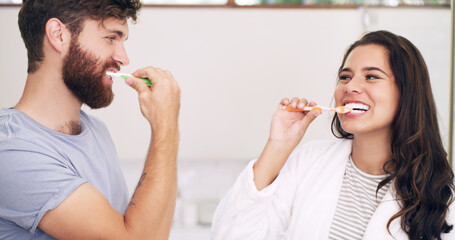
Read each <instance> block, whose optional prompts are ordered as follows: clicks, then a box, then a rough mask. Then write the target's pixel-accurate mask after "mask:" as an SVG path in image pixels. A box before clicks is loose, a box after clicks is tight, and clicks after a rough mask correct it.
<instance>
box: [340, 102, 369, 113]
mask: <svg viewBox="0 0 455 240" xmlns="http://www.w3.org/2000/svg"><path fill="white" fill-rule="evenodd" d="M344 106H346V107H348V108H350V109H351V113H363V112H366V111H368V110H369V109H370V106H368V105H365V104H361V103H348V104H346V105H344Z"/></svg>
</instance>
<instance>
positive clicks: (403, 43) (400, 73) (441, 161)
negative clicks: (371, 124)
mask: <svg viewBox="0 0 455 240" xmlns="http://www.w3.org/2000/svg"><path fill="white" fill-rule="evenodd" d="M369 44H376V45H380V46H383V47H385V48H386V49H387V51H388V57H389V65H390V66H391V68H392V71H393V75H394V76H395V82H396V84H397V86H398V89H399V92H400V101H399V103H398V108H397V112H396V116H395V118H394V119H393V122H392V129H393V133H392V139H391V149H392V159H390V160H389V161H387V162H386V163H385V164H384V166H383V169H384V171H386V172H387V173H388V174H389V176H388V177H387V178H386V179H384V180H383V181H382V182H380V183H379V185H378V190H379V189H380V188H381V187H382V186H384V185H385V184H387V183H388V182H390V181H392V182H393V186H394V189H395V190H396V194H397V198H398V199H399V203H400V206H401V210H400V211H399V212H397V213H396V214H395V215H393V216H392V217H391V218H390V219H389V221H388V223H387V228H389V227H390V223H391V222H392V221H393V220H395V219H401V228H402V229H403V230H404V231H405V232H406V233H407V234H408V236H409V239H428V240H432V239H441V233H448V232H450V231H451V230H452V228H453V225H450V226H449V225H448V223H447V221H446V217H447V213H448V207H449V205H450V204H451V203H452V201H453V197H452V191H453V190H454V185H453V177H454V175H453V172H452V169H451V167H450V165H449V163H448V161H447V153H446V152H445V150H444V147H443V144H442V141H441V136H440V133H439V127H438V119H437V113H436V105H435V103H434V99H433V94H432V91H431V86H430V77H429V74H428V70H427V66H426V64H425V61H424V60H423V57H422V56H421V54H420V52H419V50H417V48H416V47H415V46H414V45H413V44H412V43H411V42H410V41H409V40H407V39H405V38H403V37H401V36H397V35H395V34H393V33H390V32H387V31H376V32H371V33H368V34H366V35H364V36H363V37H362V38H361V39H360V40H359V41H357V42H355V43H354V44H352V45H351V46H350V47H349V49H348V50H347V52H346V54H345V56H344V58H343V62H342V64H341V67H340V69H339V71H341V69H342V68H343V66H344V64H345V61H346V58H347V57H348V55H349V54H350V53H351V51H352V50H353V49H354V48H356V47H358V46H364V45H369ZM332 133H333V134H334V135H335V136H336V137H338V138H347V139H353V138H355V136H354V135H353V134H351V133H348V132H345V131H344V130H343V129H342V127H341V124H340V121H339V119H338V117H337V116H336V115H335V116H334V117H333V120H332Z"/></svg>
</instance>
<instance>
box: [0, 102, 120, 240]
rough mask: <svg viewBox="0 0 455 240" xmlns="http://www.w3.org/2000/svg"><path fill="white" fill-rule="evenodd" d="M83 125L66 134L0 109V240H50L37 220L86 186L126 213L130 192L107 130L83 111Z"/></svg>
mask: <svg viewBox="0 0 455 240" xmlns="http://www.w3.org/2000/svg"><path fill="white" fill-rule="evenodd" d="M81 127H82V132H81V134H79V135H74V136H73V135H66V134H62V133H59V132H56V131H54V130H51V129H49V128H46V127H44V126H43V125H41V124H39V123H38V122H36V121H34V120H33V119H32V118H30V117H29V116H27V115H26V114H24V113H23V112H21V111H18V110H15V109H6V108H4V109H1V110H0V239H2V240H9V239H21V240H22V239H53V238H52V237H51V236H49V235H47V234H46V233H44V232H43V231H41V230H40V229H37V226H38V223H39V221H40V220H41V218H42V217H43V215H44V214H45V213H46V212H47V211H48V210H51V209H54V208H55V207H57V206H58V205H59V204H60V203H62V202H63V201H64V200H65V199H66V198H67V197H68V196H69V195H71V193H73V191H74V190H76V189H77V188H78V187H79V186H80V185H81V184H83V183H86V182H88V183H89V184H91V185H93V186H94V187H95V188H97V189H98V190H99V191H100V192H101V193H102V194H103V195H104V196H105V197H106V198H107V199H108V200H109V202H110V203H111V205H112V206H113V207H114V208H115V209H117V210H118V211H119V212H121V213H122V214H123V213H124V212H125V209H126V207H127V205H128V189H127V186H126V183H125V179H124V177H123V174H122V171H121V169H120V164H119V160H118V155H117V151H116V149H115V146H114V144H113V142H112V139H111V137H110V135H109V132H108V130H107V128H106V126H105V125H104V124H103V123H102V122H101V121H100V120H99V119H97V118H95V117H93V116H89V115H87V114H86V113H85V112H84V111H81ZM68 217H70V216H68Z"/></svg>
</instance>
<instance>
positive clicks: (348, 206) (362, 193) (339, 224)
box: [329, 158, 390, 240]
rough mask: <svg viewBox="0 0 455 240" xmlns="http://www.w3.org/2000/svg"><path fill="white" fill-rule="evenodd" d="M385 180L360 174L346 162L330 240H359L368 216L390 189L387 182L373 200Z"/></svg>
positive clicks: (353, 166) (350, 163)
mask: <svg viewBox="0 0 455 240" xmlns="http://www.w3.org/2000/svg"><path fill="white" fill-rule="evenodd" d="M386 177H387V175H371V174H367V173H364V172H362V171H361V170H360V169H358V168H357V167H356V166H355V164H354V163H353V162H352V158H349V161H348V163H347V165H346V171H345V174H344V177H343V183H342V186H341V193H340V198H339V199H338V204H337V208H336V211H335V216H334V217H333V220H332V225H331V227H330V232H329V239H337V240H339V239H349V240H354V239H362V237H363V234H364V233H365V229H366V227H367V225H368V222H369V221H370V218H371V216H372V215H373V213H374V211H375V210H376V208H377V207H378V205H379V203H380V202H381V200H382V198H383V197H384V195H385V193H386V192H387V190H388V188H389V186H390V182H389V183H387V184H386V185H385V186H383V187H382V188H381V189H379V191H378V194H377V198H376V188H377V187H378V184H379V182H381V181H382V180H384V179H385V178H386Z"/></svg>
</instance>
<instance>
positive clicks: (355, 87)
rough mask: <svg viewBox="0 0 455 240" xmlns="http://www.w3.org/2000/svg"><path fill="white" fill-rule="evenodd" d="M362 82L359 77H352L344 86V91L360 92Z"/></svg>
mask: <svg viewBox="0 0 455 240" xmlns="http://www.w3.org/2000/svg"><path fill="white" fill-rule="evenodd" d="M362 86H363V83H362V81H361V80H360V78H356V77H354V78H353V79H351V81H349V83H347V84H346V85H345V86H344V92H345V93H349V94H351V93H352V94H355V93H357V94H358V93H362Z"/></svg>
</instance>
